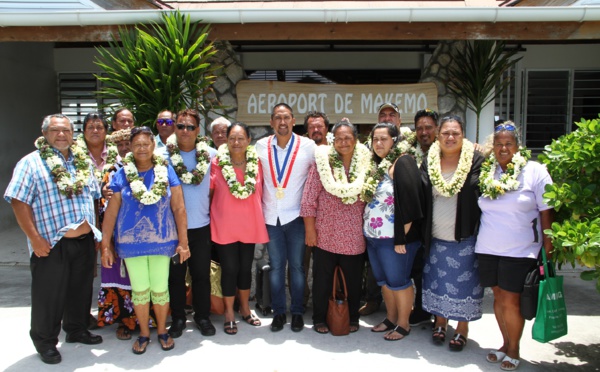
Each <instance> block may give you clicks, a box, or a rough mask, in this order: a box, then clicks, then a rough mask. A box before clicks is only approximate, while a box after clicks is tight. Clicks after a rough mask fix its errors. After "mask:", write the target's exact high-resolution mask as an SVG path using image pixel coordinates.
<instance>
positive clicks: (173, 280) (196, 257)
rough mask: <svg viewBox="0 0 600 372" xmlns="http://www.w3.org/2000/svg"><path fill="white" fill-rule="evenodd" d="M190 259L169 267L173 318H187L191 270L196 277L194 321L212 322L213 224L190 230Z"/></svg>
mask: <svg viewBox="0 0 600 372" xmlns="http://www.w3.org/2000/svg"><path fill="white" fill-rule="evenodd" d="M188 244H189V246H190V254H191V256H190V258H189V259H188V260H187V261H185V262H184V263H183V264H178V265H174V264H173V262H171V264H170V265H171V266H170V268H169V296H170V297H171V303H170V305H171V317H172V318H173V319H185V318H186V316H185V301H186V286H185V274H186V271H187V269H188V267H189V269H190V275H191V276H192V306H193V308H194V320H196V321H200V320H202V319H208V317H209V316H210V257H211V249H212V247H211V242H210V225H206V226H203V227H200V228H197V229H189V230H188Z"/></svg>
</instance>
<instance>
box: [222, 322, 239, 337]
mask: <svg viewBox="0 0 600 372" xmlns="http://www.w3.org/2000/svg"><path fill="white" fill-rule="evenodd" d="M223 331H225V333H226V334H228V335H230V336H235V335H236V334H237V331H238V329H237V325H236V324H235V322H225V323H224V324H223Z"/></svg>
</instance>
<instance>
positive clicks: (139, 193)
mask: <svg viewBox="0 0 600 372" xmlns="http://www.w3.org/2000/svg"><path fill="white" fill-rule="evenodd" d="M152 164H154V184H153V185H152V187H151V188H150V191H148V189H147V188H146V185H144V182H143V180H142V178H141V177H140V175H139V172H138V169H137V167H136V166H135V159H134V158H133V153H132V152H129V153H127V155H125V158H124V159H123V168H125V176H126V177H127V181H128V182H129V186H130V187H131V194H132V195H133V197H134V198H136V199H137V200H138V201H139V202H140V203H142V204H144V205H152V204H156V203H157V202H158V201H159V200H160V199H161V198H162V197H163V196H165V195H167V186H168V185H169V174H168V171H167V166H166V161H165V160H164V159H163V158H162V157H161V156H160V155H157V154H154V155H152Z"/></svg>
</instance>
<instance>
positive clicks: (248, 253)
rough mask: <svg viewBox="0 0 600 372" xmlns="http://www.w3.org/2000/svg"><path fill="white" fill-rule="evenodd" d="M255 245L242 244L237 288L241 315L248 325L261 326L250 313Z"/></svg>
mask: <svg viewBox="0 0 600 372" xmlns="http://www.w3.org/2000/svg"><path fill="white" fill-rule="evenodd" d="M254 246H255V245H254V244H244V243H240V250H239V260H240V270H239V274H238V281H237V288H238V294H239V299H240V314H241V315H242V318H243V319H244V321H246V323H248V324H251V325H254V326H259V325H260V320H258V318H256V317H255V316H253V315H252V313H251V312H250V305H249V304H248V299H249V298H250V287H251V286H252V262H253V260H254Z"/></svg>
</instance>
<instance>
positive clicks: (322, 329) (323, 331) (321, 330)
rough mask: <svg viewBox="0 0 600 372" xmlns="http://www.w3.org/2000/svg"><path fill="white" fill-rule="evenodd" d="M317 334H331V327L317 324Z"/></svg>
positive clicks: (315, 328) (315, 327) (314, 327)
mask: <svg viewBox="0 0 600 372" xmlns="http://www.w3.org/2000/svg"><path fill="white" fill-rule="evenodd" d="M313 329H314V330H315V332H317V333H320V334H322V335H324V334H326V333H329V327H327V324H325V323H317V324H315V325H314V326H313Z"/></svg>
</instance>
